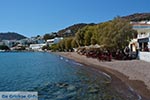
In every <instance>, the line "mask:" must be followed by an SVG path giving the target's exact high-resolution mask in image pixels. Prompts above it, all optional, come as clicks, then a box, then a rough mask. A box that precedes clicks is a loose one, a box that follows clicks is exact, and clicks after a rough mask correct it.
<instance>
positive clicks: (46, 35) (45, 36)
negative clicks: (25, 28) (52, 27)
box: [43, 34, 55, 41]
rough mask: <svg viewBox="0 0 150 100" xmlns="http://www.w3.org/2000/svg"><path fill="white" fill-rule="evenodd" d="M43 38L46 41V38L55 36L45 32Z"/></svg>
mask: <svg viewBox="0 0 150 100" xmlns="http://www.w3.org/2000/svg"><path fill="white" fill-rule="evenodd" d="M43 38H44V40H45V41H46V40H48V39H53V38H55V36H54V35H51V34H45V35H44V37H43Z"/></svg>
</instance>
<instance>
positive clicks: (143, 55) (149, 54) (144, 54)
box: [139, 52, 150, 62]
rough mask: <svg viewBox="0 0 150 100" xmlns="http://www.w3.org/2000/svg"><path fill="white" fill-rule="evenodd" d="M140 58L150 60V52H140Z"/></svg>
mask: <svg viewBox="0 0 150 100" xmlns="http://www.w3.org/2000/svg"><path fill="white" fill-rule="evenodd" d="M139 59H140V60H144V61H147V62H150V52H139Z"/></svg>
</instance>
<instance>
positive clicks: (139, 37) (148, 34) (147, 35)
mask: <svg viewBox="0 0 150 100" xmlns="http://www.w3.org/2000/svg"><path fill="white" fill-rule="evenodd" d="M149 37H150V33H144V34H138V39H142V38H149Z"/></svg>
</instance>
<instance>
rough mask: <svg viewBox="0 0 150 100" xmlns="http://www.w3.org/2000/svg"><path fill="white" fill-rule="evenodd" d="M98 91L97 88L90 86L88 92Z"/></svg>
mask: <svg viewBox="0 0 150 100" xmlns="http://www.w3.org/2000/svg"><path fill="white" fill-rule="evenodd" d="M98 91H99V90H98V89H97V88H90V89H89V91H88V92H89V93H98Z"/></svg>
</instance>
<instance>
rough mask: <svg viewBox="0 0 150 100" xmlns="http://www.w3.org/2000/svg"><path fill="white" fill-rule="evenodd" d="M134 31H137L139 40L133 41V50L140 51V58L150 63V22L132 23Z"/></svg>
mask: <svg viewBox="0 0 150 100" xmlns="http://www.w3.org/2000/svg"><path fill="white" fill-rule="evenodd" d="M131 24H132V26H133V29H135V30H137V32H138V35H137V39H134V40H132V41H131V48H133V47H136V48H137V49H139V51H140V52H139V58H140V59H141V60H145V61H149V62H150V59H149V58H150V52H149V51H150V22H149V21H142V22H131Z"/></svg>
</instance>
